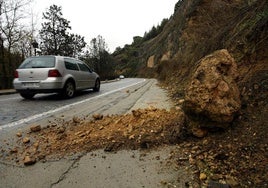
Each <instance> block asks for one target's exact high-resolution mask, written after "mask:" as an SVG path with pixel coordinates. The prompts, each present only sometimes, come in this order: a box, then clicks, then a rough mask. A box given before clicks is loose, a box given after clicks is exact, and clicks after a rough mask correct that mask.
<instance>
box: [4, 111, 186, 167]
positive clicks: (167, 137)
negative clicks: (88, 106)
mask: <svg viewBox="0 0 268 188" xmlns="http://www.w3.org/2000/svg"><path fill="white" fill-rule="evenodd" d="M184 124H185V115H184V113H183V112H182V111H181V110H175V109H172V110H170V111H167V110H164V109H156V108H148V109H138V110H133V111H132V113H130V114H125V115H107V116H103V115H100V114H94V115H93V116H92V120H91V121H85V120H83V119H82V118H78V117H74V118H73V119H72V120H71V121H59V122H58V121H56V120H55V122H51V123H50V124H48V125H47V126H45V127H43V128H42V129H39V127H40V126H38V125H34V126H31V127H30V130H29V132H26V133H21V132H20V133H18V134H17V135H16V136H15V137H16V139H17V145H16V146H12V148H10V150H9V152H8V154H7V155H6V159H10V160H11V161H15V162H16V163H18V164H23V163H24V164H25V165H28V164H34V163H35V162H36V161H40V160H43V161H44V160H48V159H53V158H62V157H65V156H68V155H73V154H75V153H81V152H82V153H83V152H89V151H92V150H96V149H104V150H105V151H107V152H110V151H117V150H119V149H139V148H143V149H148V148H151V147H154V146H159V145H163V144H175V143H177V142H178V141H179V140H180V137H179V136H180V135H181V130H182V129H183V127H184ZM33 130H34V131H33ZM14 148H16V150H15V152H14V151H13V150H14Z"/></svg>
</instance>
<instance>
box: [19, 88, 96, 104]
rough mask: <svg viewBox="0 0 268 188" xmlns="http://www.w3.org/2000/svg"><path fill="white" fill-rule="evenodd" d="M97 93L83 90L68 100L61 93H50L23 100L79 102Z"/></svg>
mask: <svg viewBox="0 0 268 188" xmlns="http://www.w3.org/2000/svg"><path fill="white" fill-rule="evenodd" d="M94 93H96V92H94V91H93V90H92V89H88V90H83V91H77V92H75V95H74V97H72V98H70V99H68V98H64V97H63V96H62V95H61V94H59V93H50V94H36V95H35V96H34V98H32V99H30V100H29V99H23V100H25V101H65V100H78V99H81V98H83V97H85V96H86V95H92V94H94Z"/></svg>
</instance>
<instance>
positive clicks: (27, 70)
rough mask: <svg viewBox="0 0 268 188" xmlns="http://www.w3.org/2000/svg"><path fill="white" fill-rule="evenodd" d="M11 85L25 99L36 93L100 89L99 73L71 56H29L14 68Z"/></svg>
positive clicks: (67, 92) (71, 95) (67, 93)
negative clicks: (13, 77)
mask: <svg viewBox="0 0 268 188" xmlns="http://www.w3.org/2000/svg"><path fill="white" fill-rule="evenodd" d="M13 85H14V88H15V89H16V90H17V91H18V92H19V93H20V95H21V96H22V97H23V98H25V99H31V98H33V97H34V95H35V94H37V93H54V92H57V93H61V94H62V95H63V96H64V97H65V98H71V97H73V96H74V94H75V91H78V90H84V89H93V90H94V91H99V90H100V78H99V75H98V74H97V73H95V72H93V71H92V70H91V69H90V68H89V67H88V66H87V65H86V64H85V63H84V62H82V61H80V60H78V59H74V58H71V57H62V56H37V57H30V58H27V59H25V60H24V61H23V63H22V64H21V65H20V66H19V68H18V69H16V72H15V79H14V80H13Z"/></svg>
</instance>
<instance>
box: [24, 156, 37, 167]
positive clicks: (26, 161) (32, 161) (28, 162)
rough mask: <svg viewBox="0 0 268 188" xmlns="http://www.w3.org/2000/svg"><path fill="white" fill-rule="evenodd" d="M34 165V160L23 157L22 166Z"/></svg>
mask: <svg viewBox="0 0 268 188" xmlns="http://www.w3.org/2000/svg"><path fill="white" fill-rule="evenodd" d="M35 163H36V160H35V158H32V157H30V156H25V158H24V160H23V164H24V165H26V166H28V165H33V164H35Z"/></svg>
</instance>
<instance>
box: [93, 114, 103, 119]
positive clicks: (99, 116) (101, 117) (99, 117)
mask: <svg viewBox="0 0 268 188" xmlns="http://www.w3.org/2000/svg"><path fill="white" fill-rule="evenodd" d="M92 117H93V118H94V120H101V119H103V115H102V114H94V115H93V116H92Z"/></svg>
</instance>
